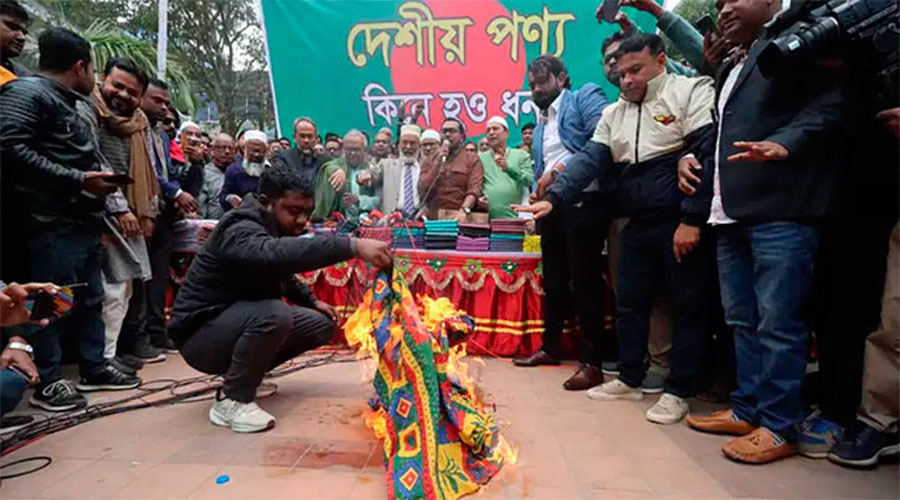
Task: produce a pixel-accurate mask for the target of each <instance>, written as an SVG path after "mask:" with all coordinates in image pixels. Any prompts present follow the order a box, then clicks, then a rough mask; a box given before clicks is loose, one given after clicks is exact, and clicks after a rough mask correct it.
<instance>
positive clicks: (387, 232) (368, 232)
mask: <svg viewBox="0 0 900 500" xmlns="http://www.w3.org/2000/svg"><path fill="white" fill-rule="evenodd" d="M392 231H393V229H392V228H389V227H386V226H363V227H360V228H359V237H360V238H366V239H368V240H378V241H385V242H387V244H388V245H390V244H391V236H392Z"/></svg>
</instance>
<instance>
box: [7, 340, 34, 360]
mask: <svg viewBox="0 0 900 500" xmlns="http://www.w3.org/2000/svg"><path fill="white" fill-rule="evenodd" d="M6 347H8V348H10V349H18V350H20V351H25V352H27V353H28V355H29V356H31V359H34V349H32V348H31V346H30V345H28V344H23V343H21V342H10V343H9V344H7V345H6Z"/></svg>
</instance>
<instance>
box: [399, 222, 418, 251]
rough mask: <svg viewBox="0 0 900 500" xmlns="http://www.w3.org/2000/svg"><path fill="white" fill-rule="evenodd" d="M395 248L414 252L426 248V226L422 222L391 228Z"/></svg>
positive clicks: (402, 224) (401, 224)
mask: <svg viewBox="0 0 900 500" xmlns="http://www.w3.org/2000/svg"><path fill="white" fill-rule="evenodd" d="M391 238H392V242H393V247H394V248H400V249H406V250H413V249H419V250H421V249H423V248H425V224H422V223H421V222H402V223H397V224H394V226H393V227H392V228H391Z"/></svg>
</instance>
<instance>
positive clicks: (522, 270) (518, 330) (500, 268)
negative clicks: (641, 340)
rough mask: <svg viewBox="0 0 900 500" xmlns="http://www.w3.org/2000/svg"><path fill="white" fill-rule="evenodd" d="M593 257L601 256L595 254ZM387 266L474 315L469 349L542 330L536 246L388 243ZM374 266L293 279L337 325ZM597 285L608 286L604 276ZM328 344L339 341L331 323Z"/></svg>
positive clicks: (520, 339) (526, 342)
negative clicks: (390, 261) (507, 249)
mask: <svg viewBox="0 0 900 500" xmlns="http://www.w3.org/2000/svg"><path fill="white" fill-rule="evenodd" d="M193 256H194V254H193V252H191V251H183V252H177V253H176V254H175V256H174V257H175V258H174V259H173V272H172V274H171V277H172V281H173V285H174V286H173V287H172V290H171V291H170V297H169V300H170V301H171V300H172V299H173V298H174V297H173V296H172V295H173V294H172V293H171V292H174V291H175V290H177V288H178V285H179V284H180V283H181V281H182V280H183V279H184V276H185V275H186V274H187V269H188V267H189V266H190V263H191V261H192V260H193ZM598 258H604V257H603V256H600V255H598ZM394 269H395V270H396V271H397V272H399V273H401V274H402V275H403V277H404V278H405V279H406V281H407V283H409V285H410V289H411V290H412V291H413V293H415V294H425V295H428V296H431V297H447V298H449V299H450V300H451V301H452V302H453V304H454V305H456V306H457V307H459V308H460V309H462V310H464V311H466V312H467V313H468V314H469V315H470V316H471V317H472V319H473V320H474V321H475V331H474V334H473V335H472V336H471V337H470V338H469V341H468V350H469V352H470V353H473V354H481V355H490V356H503V357H512V356H527V355H529V354H531V353H533V352H535V351H536V350H537V349H539V348H540V347H541V337H542V334H543V332H544V319H543V318H544V313H543V311H544V304H543V297H544V289H543V286H542V278H543V263H542V261H541V254H539V253H494V252H484V253H473V252H457V251H428V250H402V249H396V250H394ZM376 273H377V271H376V270H375V269H374V268H372V266H371V265H369V264H366V263H365V262H362V261H361V260H359V259H352V260H349V261H346V262H341V263H338V264H334V265H332V266H329V267H326V268H323V269H319V270H316V271H311V272H307V273H302V274H300V275H299V277H300V279H301V281H303V282H304V283H306V285H307V286H309V287H310V288H311V289H312V291H313V293H315V295H316V297H318V298H319V299H320V300H323V301H325V302H327V303H329V304H331V305H333V306H335V308H336V309H337V311H338V315H339V317H340V321H339V323H340V324H339V326H343V323H344V322H345V321H346V319H347V318H349V317H350V315H352V314H353V312H354V311H355V310H356V306H357V305H358V304H359V303H360V302H361V301H362V298H363V296H364V294H365V292H366V290H367V288H368V287H370V286H371V285H372V283H374V277H375V275H376ZM597 286H603V287H606V288H607V290H610V286H609V283H608V280H604V282H601V283H598V284H597ZM607 297H608V298H609V299H608V300H607V303H605V304H598V306H599V307H603V309H604V311H605V312H606V314H605V317H606V324H607V328H612V325H613V306H612V293H611V290H610V293H608V294H607ZM576 326H577V325H574V324H572V325H568V324H567V327H566V329H565V330H564V332H563V339H562V348H563V354H565V355H566V356H567V357H573V356H574V355H575V354H576V349H575V346H574V344H575V343H574V339H573V336H574V335H577V334H578V333H577V327H576ZM333 342H334V343H335V344H340V343H345V342H344V338H343V332H342V331H341V330H340V329H339V330H338V331H337V332H336V334H335V338H334V339H333Z"/></svg>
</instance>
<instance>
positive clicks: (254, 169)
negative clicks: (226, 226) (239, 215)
mask: <svg viewBox="0 0 900 500" xmlns="http://www.w3.org/2000/svg"><path fill="white" fill-rule="evenodd" d="M267 152H268V143H267V138H266V133H265V132H263V131H261V130H248V131H247V132H245V133H244V158H243V159H242V161H241V162H240V163H235V164H234V165H231V166H230V167H228V169H227V170H226V171H225V182H224V184H223V185H222V195H221V196H222V198H221V202H222V208H223V209H225V210H226V211H227V210H231V209H232V208H237V207H239V206H241V203H242V202H243V201H244V196H246V195H247V194H249V193H255V192H256V190H257V189H258V188H259V177H260V176H261V175H262V173H263V172H264V171H265V170H266V168H267V167H268V166H269V160H268V159H267V158H266V153H267Z"/></svg>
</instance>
